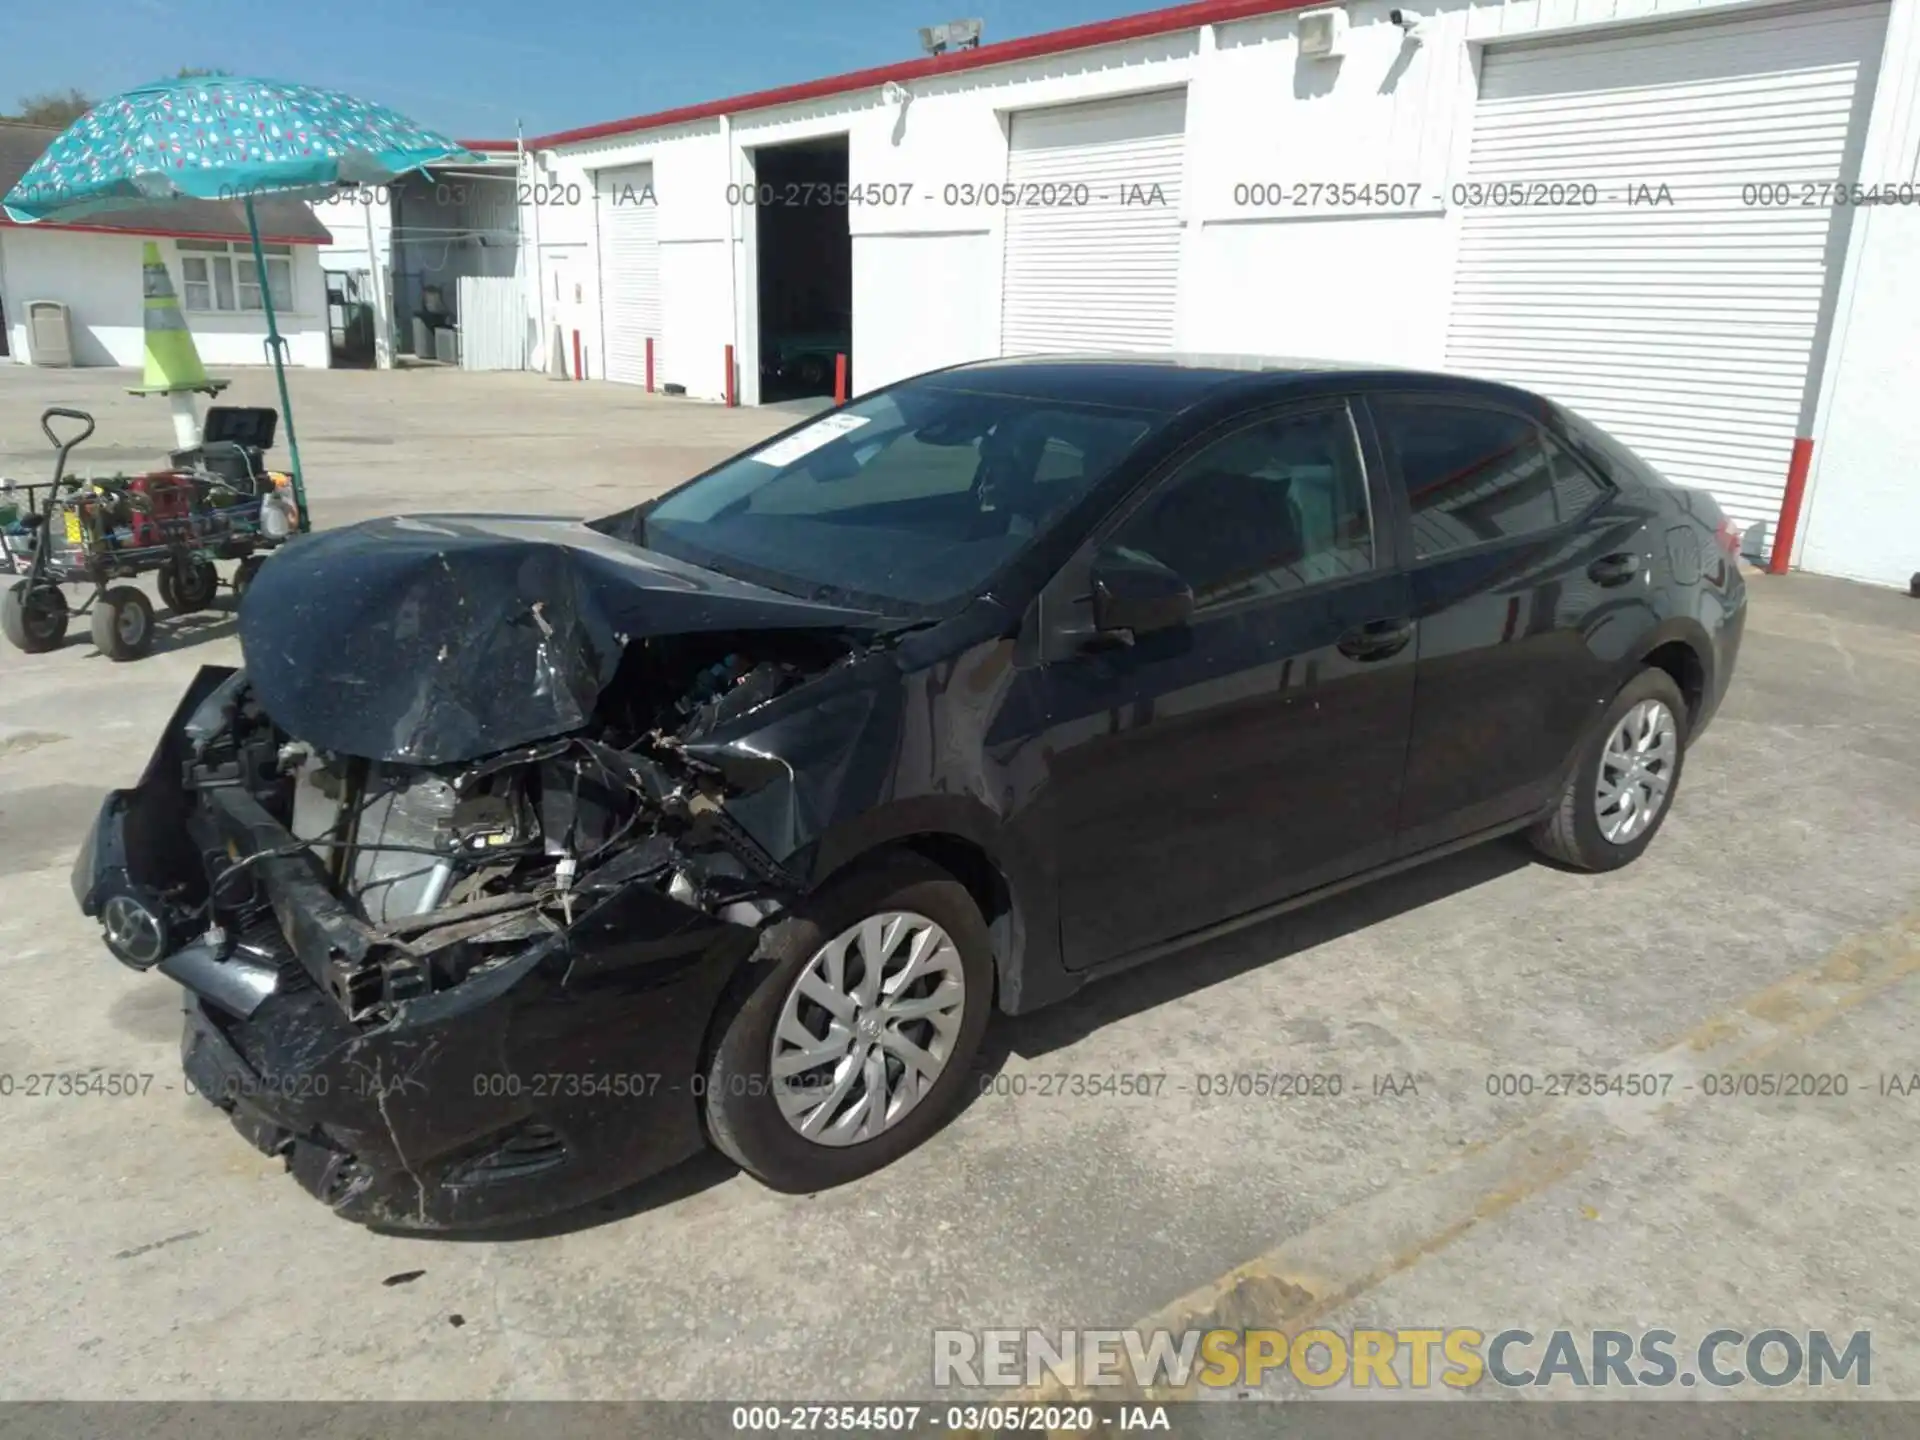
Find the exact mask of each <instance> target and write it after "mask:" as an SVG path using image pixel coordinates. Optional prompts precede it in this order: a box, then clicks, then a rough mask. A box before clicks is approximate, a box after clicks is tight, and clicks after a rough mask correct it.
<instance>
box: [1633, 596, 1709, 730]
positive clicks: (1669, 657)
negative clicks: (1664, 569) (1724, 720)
mask: <svg viewBox="0 0 1920 1440" xmlns="http://www.w3.org/2000/svg"><path fill="white" fill-rule="evenodd" d="M1713 663H1714V655H1713V642H1712V641H1711V640H1710V639H1709V638H1708V636H1707V632H1706V627H1704V626H1703V625H1701V624H1700V622H1699V621H1697V620H1694V619H1692V618H1691V617H1687V616H1681V617H1676V618H1674V619H1672V620H1668V621H1666V622H1665V623H1664V624H1661V625H1659V626H1656V627H1655V628H1654V629H1653V630H1652V631H1650V632H1648V634H1647V635H1646V636H1645V637H1643V638H1642V640H1641V642H1640V644H1639V645H1637V646H1636V647H1635V649H1634V655H1633V664H1632V667H1631V668H1630V669H1629V670H1628V671H1627V673H1625V674H1623V675H1622V676H1621V677H1620V680H1619V685H1625V684H1626V683H1627V682H1628V681H1629V680H1631V679H1632V678H1633V677H1634V675H1636V674H1638V673H1639V672H1640V671H1642V670H1646V669H1654V670H1662V671H1665V672H1666V674H1667V675H1668V676H1669V677H1670V678H1671V679H1672V680H1673V683H1674V684H1675V685H1677V686H1679V687H1680V698H1681V699H1683V700H1685V701H1686V703H1687V734H1688V738H1691V737H1692V735H1693V732H1694V730H1695V729H1696V728H1697V727H1696V725H1695V722H1696V721H1697V720H1698V719H1699V717H1700V716H1701V714H1702V713H1703V709H1704V707H1705V705H1706V703H1707V697H1708V696H1710V695H1712V694H1713V679H1714V676H1713ZM1619 685H1616V686H1615V690H1616V691H1617V690H1618V689H1619Z"/></svg>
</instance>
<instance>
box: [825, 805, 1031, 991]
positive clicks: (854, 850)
mask: <svg viewBox="0 0 1920 1440" xmlns="http://www.w3.org/2000/svg"><path fill="white" fill-rule="evenodd" d="M890 851H906V852H908V853H911V854H914V855H917V856H919V857H920V858H921V859H923V860H926V861H928V862H929V863H931V864H934V865H938V866H939V867H940V868H941V869H942V870H945V871H946V872H947V873H948V874H950V875H952V876H953V878H954V879H955V880H957V881H958V882H959V883H960V884H961V886H962V887H964V888H965V890H966V892H967V894H968V895H969V896H970V897H971V898H972V900H973V902H974V904H975V905H977V906H978V907H979V908H980V915H981V918H982V919H983V920H985V921H986V925H987V934H988V936H989V937H990V939H991V941H992V944H993V970H994V988H995V994H996V1002H997V1003H998V1004H999V1006H1000V1008H1002V1009H1006V1008H1008V1007H1009V1002H1010V1000H1011V998H1012V997H1014V996H1017V995H1018V994H1019V993H1020V990H1021V988H1022V987H1021V977H1022V975H1023V973H1024V971H1025V967H1026V965H1027V964H1028V962H1029V959H1030V949H1031V947H1030V943H1029V942H1030V939H1031V937H1032V936H1034V935H1035V934H1036V933H1039V934H1044V933H1046V931H1045V928H1044V927H1045V925H1046V924H1047V916H1046V915H1045V914H1043V913H1042V912H1043V911H1044V909H1045V906H1044V904H1043V897H1044V896H1045V895H1046V894H1047V893H1048V889H1047V885H1046V881H1045V877H1044V875H1043V874H1042V873H1040V872H1039V870H1038V867H1037V865H1036V864H1035V863H1034V862H1032V861H1031V860H1028V859H1027V858H1026V857H1023V856H1022V855H1020V853H1019V852H1018V849H1017V847H1015V846H1013V845H1011V844H1010V843H1009V842H1008V841H1007V839H1006V831H1005V829H1004V828H1003V827H1002V826H1001V824H1000V820H999V817H998V816H996V815H995V814H994V813H993V812H992V811H990V810H988V809H987V808H986V807H985V806H984V805H981V804H980V803H979V802H978V801H976V800H973V799H972V798H970V797H966V798H962V797H954V796H926V797H921V798H919V799H916V800H909V801H904V802H901V803H899V804H897V805H892V806H888V807H886V808H884V809H882V810H878V811H873V812H869V813H868V814H865V815H863V816H861V817H860V818H859V820H858V821H857V822H856V823H855V824H854V825H853V826H851V827H849V828H848V829H845V830H842V831H839V832H837V833H834V834H830V835H828V836H825V837H823V838H822V840H821V842H820V843H819V845H818V846H817V847H816V849H815V860H814V864H813V866H812V867H811V870H810V873H809V879H810V881H811V885H810V888H811V889H814V890H818V889H819V888H820V887H821V886H823V885H825V884H827V883H829V882H830V881H832V880H833V879H834V878H836V877H837V876H840V875H842V874H844V873H845V872H846V871H848V870H850V869H852V868H853V867H855V866H857V865H860V864H863V863H867V862H870V861H872V860H873V859H874V858H875V857H876V856H879V855H882V854H885V853H888V852H890Z"/></svg>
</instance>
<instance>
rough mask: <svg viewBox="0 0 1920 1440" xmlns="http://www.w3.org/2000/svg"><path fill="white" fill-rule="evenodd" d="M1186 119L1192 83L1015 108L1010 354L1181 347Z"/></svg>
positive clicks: (1010, 173)
mask: <svg viewBox="0 0 1920 1440" xmlns="http://www.w3.org/2000/svg"><path fill="white" fill-rule="evenodd" d="M1186 117H1187V94H1186V91H1184V90H1171V91H1165V92H1161V93H1158V94H1153V95H1140V96H1131V97H1129V98H1127V99H1124V100H1102V101H1096V102H1094V103H1091V104H1085V105H1062V106H1058V107H1056V108H1053V109H1047V110H1025V111H1020V112H1017V113H1016V114H1015V115H1014V116H1013V126H1012V136H1011V145H1010V148H1009V151H1008V154H1007V183H1008V185H1009V186H1011V187H1012V188H1013V192H1014V193H1013V194H1012V196H1011V197H1008V203H1007V205H1006V219H1007V231H1006V235H1007V241H1006V244H1007V251H1006V270H1005V284H1004V290H1003V296H1002V302H1001V305H1002V308H1001V348H1002V350H1003V351H1004V352H1005V353H1006V354H1008V355H1032V354H1044V353H1047V352H1060V351H1109V350H1121V351H1142V350H1148V351H1150V350H1171V349H1172V348H1173V329H1174V316H1175V309H1176V305H1177V302H1178V299H1179V292H1180V172H1181V169H1182V166H1183V165H1184V163H1185V154H1186V123H1187V121H1186Z"/></svg>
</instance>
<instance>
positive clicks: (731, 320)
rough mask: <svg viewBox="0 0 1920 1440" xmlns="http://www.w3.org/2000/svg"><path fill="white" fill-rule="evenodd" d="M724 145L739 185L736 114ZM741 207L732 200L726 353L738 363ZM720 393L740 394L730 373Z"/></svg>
mask: <svg viewBox="0 0 1920 1440" xmlns="http://www.w3.org/2000/svg"><path fill="white" fill-rule="evenodd" d="M720 144H721V146H722V147H723V148H724V149H725V151H726V154H727V178H728V182H729V183H730V184H737V183H738V179H739V177H738V175H737V174H736V173H735V172H736V170H737V166H736V165H735V164H734V152H733V117H732V116H731V115H722V116H721V117H720ZM739 193H740V192H739V191H738V190H736V191H734V194H735V195H736V196H737V195H738V194H739ZM739 210H740V207H739V205H738V204H731V203H730V204H729V205H728V206H727V341H728V346H727V349H726V350H725V351H724V352H723V353H725V354H728V355H731V356H734V357H736V358H735V360H734V363H735V364H738V363H739V362H738V358H737V357H738V356H739V355H740V354H741V353H742V351H741V346H740V276H739V268H738V267H739V262H738V261H737V260H736V259H735V257H734V247H735V246H736V244H737V243H738V239H737V237H736V235H735V234H734V230H735V227H736V224H737V222H738V220H739V218H740V217H739ZM720 393H721V395H722V396H726V395H738V394H739V393H740V391H739V387H738V386H737V385H736V384H735V383H734V377H733V376H731V375H729V376H727V377H726V383H725V384H724V385H722V386H721V387H720Z"/></svg>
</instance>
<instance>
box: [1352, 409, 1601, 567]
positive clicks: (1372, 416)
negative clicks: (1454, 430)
mask: <svg viewBox="0 0 1920 1440" xmlns="http://www.w3.org/2000/svg"><path fill="white" fill-rule="evenodd" d="M1356 398H1357V399H1358V400H1359V401H1360V403H1361V406H1362V408H1363V409H1364V410H1365V411H1366V417H1367V424H1368V426H1369V428H1370V429H1371V430H1372V431H1373V434H1374V439H1375V442H1376V443H1377V444H1378V446H1379V449H1380V462H1381V465H1382V467H1383V468H1384V469H1385V471H1386V472H1387V481H1388V488H1389V489H1390V490H1391V491H1392V492H1393V497H1394V506H1395V510H1396V512H1397V516H1398V520H1399V529H1400V533H1401V537H1402V545H1401V553H1402V555H1403V556H1404V559H1403V561H1402V563H1403V564H1404V565H1405V567H1406V568H1407V569H1408V570H1409V571H1413V570H1420V569H1424V568H1426V567H1427V566H1429V565H1440V564H1444V563H1446V562H1447V561H1450V560H1457V559H1460V558H1461V557H1462V556H1471V555H1484V554H1486V553H1487V552H1489V551H1491V550H1494V549H1496V548H1498V547H1500V546H1503V545H1526V544H1531V543H1533V542H1535V541H1540V540H1557V539H1560V538H1561V537H1563V536H1565V535H1570V534H1572V533H1573V530H1574V528H1575V527H1576V526H1578V525H1581V524H1583V523H1584V522H1585V521H1586V520H1587V519H1588V518H1589V517H1590V516H1591V515H1592V514H1593V513H1594V511H1596V510H1598V509H1599V508H1600V507H1601V506H1602V505H1604V504H1606V503H1607V502H1608V501H1610V500H1612V499H1613V498H1614V497H1615V496H1617V495H1618V494H1619V493H1620V487H1619V486H1617V485H1615V484H1614V483H1613V482H1612V481H1611V480H1609V479H1608V478H1607V477H1606V476H1604V475H1602V474H1600V473H1598V472H1597V471H1596V470H1595V469H1594V468H1593V466H1591V465H1589V464H1588V463H1587V462H1586V459H1585V457H1584V456H1582V455H1580V454H1579V453H1578V452H1577V451H1576V450H1575V449H1574V448H1573V447H1572V446H1571V445H1569V444H1568V443H1567V441H1566V439H1565V438H1564V437H1562V436H1561V435H1559V434H1557V433H1556V432H1555V431H1554V429H1553V427H1552V426H1551V425H1549V424H1548V423H1547V421H1546V418H1545V417H1544V416H1543V415H1536V414H1534V413H1532V412H1531V411H1529V410H1527V409H1525V408H1524V407H1522V406H1519V405H1514V404H1510V403H1507V402H1504V401H1501V400H1497V399H1494V398H1492V397H1491V396H1484V395H1454V394H1449V393H1448V392H1446V391H1442V390H1384V389H1383V390H1370V391H1368V392H1367V393H1366V394H1364V395H1361V396H1358V397H1356ZM1393 400H1405V401H1412V402H1413V403H1415V404H1420V405H1446V406H1451V407H1452V408H1454V409H1456V410H1488V411H1491V412H1493V413H1494V414H1496V415H1505V416H1507V417H1508V418H1510V419H1515V420H1524V421H1525V422H1526V423H1527V424H1529V425H1531V426H1533V427H1534V429H1535V430H1537V431H1539V432H1540V434H1541V435H1542V436H1544V437H1545V438H1546V439H1547V440H1548V441H1550V442H1551V443H1552V444H1553V445H1554V446H1555V448H1557V449H1558V450H1559V451H1560V453H1561V454H1562V455H1564V456H1565V457H1566V458H1567V459H1568V460H1571V461H1572V462H1573V463H1574V464H1575V465H1576V466H1577V467H1578V468H1579V469H1580V470H1582V471H1584V472H1585V473H1586V476H1587V478H1588V479H1590V480H1592V481H1593V483H1594V484H1595V485H1597V486H1599V487H1600V493H1599V495H1597V496H1596V497H1595V498H1594V500H1593V501H1592V503H1590V504H1589V505H1588V506H1587V507H1586V508H1585V509H1584V510H1581V511H1580V512H1579V513H1578V514H1576V515H1572V516H1569V517H1568V518H1567V519H1565V520H1556V521H1554V522H1553V524H1551V525H1549V526H1547V527H1546V528H1545V529H1541V530H1529V531H1527V532H1526V533H1525V534H1524V535H1497V536H1495V537H1493V538H1492V539H1490V540H1482V541H1480V542H1479V543H1477V544H1474V545H1462V546H1460V547H1459V548H1458V549H1455V550H1445V551H1442V552H1441V553H1440V554H1438V555H1422V554H1420V553H1419V549H1418V546H1417V545H1416V543H1415V540H1414V534H1413V491H1412V489H1411V488H1410V487H1409V486H1408V484H1407V477H1406V475H1405V474H1403V473H1402V471H1401V469H1400V457H1399V456H1398V455H1396V454H1394V453H1393V451H1392V449H1391V448H1390V447H1389V445H1388V444H1387V434H1386V425H1385V423H1384V421H1383V420H1382V418H1381V416H1380V415H1379V414H1378V413H1377V412H1376V410H1375V402H1377V401H1393ZM1542 403H1543V404H1544V403H1547V402H1542Z"/></svg>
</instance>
